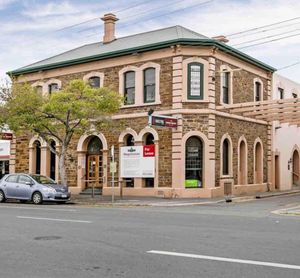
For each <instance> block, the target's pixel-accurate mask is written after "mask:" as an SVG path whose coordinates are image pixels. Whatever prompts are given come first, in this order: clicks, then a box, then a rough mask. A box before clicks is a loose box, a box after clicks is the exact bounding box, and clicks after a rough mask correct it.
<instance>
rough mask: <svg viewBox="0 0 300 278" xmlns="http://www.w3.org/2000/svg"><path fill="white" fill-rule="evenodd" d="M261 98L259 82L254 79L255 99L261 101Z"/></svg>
mask: <svg viewBox="0 0 300 278" xmlns="http://www.w3.org/2000/svg"><path fill="white" fill-rule="evenodd" d="M261 100H262V89H261V83H260V82H258V81H256V82H255V101H261Z"/></svg>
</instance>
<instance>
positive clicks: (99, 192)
mask: <svg viewBox="0 0 300 278" xmlns="http://www.w3.org/2000/svg"><path fill="white" fill-rule="evenodd" d="M92 193H93V189H92V188H86V189H84V190H83V191H82V192H80V195H90V196H92ZM94 194H95V195H102V188H95V189H94Z"/></svg>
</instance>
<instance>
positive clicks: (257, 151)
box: [254, 142, 263, 183]
mask: <svg viewBox="0 0 300 278" xmlns="http://www.w3.org/2000/svg"><path fill="white" fill-rule="evenodd" d="M254 155H255V165H254V178H255V183H262V182H263V148H262V145H261V143H260V142H257V143H256V144H255V147H254Z"/></svg>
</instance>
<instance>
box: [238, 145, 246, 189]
mask: <svg viewBox="0 0 300 278" xmlns="http://www.w3.org/2000/svg"><path fill="white" fill-rule="evenodd" d="M239 184H247V146H246V143H245V141H244V140H242V141H241V142H240V145H239Z"/></svg>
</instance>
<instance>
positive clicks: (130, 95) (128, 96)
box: [124, 71, 135, 105]
mask: <svg viewBox="0 0 300 278" xmlns="http://www.w3.org/2000/svg"><path fill="white" fill-rule="evenodd" d="M134 103H135V72H134V71H127V72H125V73H124V104H125V105H130V104H134Z"/></svg>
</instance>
